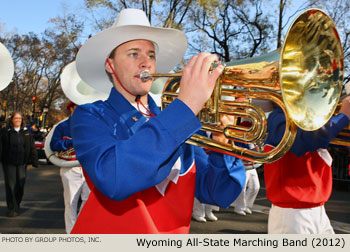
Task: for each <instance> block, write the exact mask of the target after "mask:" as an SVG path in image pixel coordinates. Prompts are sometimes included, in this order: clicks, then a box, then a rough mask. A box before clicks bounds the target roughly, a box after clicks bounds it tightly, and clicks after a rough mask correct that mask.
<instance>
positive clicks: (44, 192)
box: [0, 164, 350, 234]
mask: <svg viewBox="0 0 350 252" xmlns="http://www.w3.org/2000/svg"><path fill="white" fill-rule="evenodd" d="M260 175H261V174H260ZM255 203H256V204H255V205H254V208H253V214H252V215H247V216H240V215H237V214H235V213H233V208H228V209H220V211H219V212H216V213H215V214H216V215H217V216H218V218H219V220H218V221H217V222H207V223H198V222H195V221H192V226H191V230H190V233H193V234H252V233H261V234H264V233H265V234H266V232H267V217H268V215H267V214H268V209H269V205H270V203H269V202H268V201H267V200H266V197H265V190H264V185H263V183H262V188H261V190H260V192H259V195H258V197H257V199H256V201H255ZM326 210H327V213H328V215H329V217H330V219H331V221H332V225H333V227H334V229H335V232H336V233H339V234H345V233H350V196H349V191H347V187H346V186H343V185H341V184H338V183H336V184H335V185H334V190H333V193H332V196H331V199H330V200H329V201H328V202H327V204H326ZM63 211H64V208H63V197H62V184H61V180H60V176H59V168H57V167H55V166H53V165H46V164H42V165H41V166H40V167H39V168H31V167H30V168H29V169H28V178H27V183H26V188H25V194H24V198H23V203H22V212H21V215H20V216H18V217H14V218H9V217H6V203H5V188H4V180H3V174H2V169H1V171H0V233H3V234H64V233H65V231H64V221H63Z"/></svg>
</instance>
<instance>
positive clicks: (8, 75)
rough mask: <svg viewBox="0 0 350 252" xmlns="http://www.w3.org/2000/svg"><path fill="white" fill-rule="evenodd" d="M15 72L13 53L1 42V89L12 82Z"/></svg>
mask: <svg viewBox="0 0 350 252" xmlns="http://www.w3.org/2000/svg"><path fill="white" fill-rule="evenodd" d="M14 72H15V67H14V64H13V60H12V57H11V54H10V52H9V50H7V48H6V47H5V46H4V45H3V44H2V43H0V91H1V90H3V89H5V88H6V87H7V86H8V85H9V84H10V82H11V80H12V77H13V74H14Z"/></svg>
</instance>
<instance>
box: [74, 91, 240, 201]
mask: <svg viewBox="0 0 350 252" xmlns="http://www.w3.org/2000/svg"><path fill="white" fill-rule="evenodd" d="M148 101H149V109H150V111H151V112H152V113H153V114H154V115H156V117H154V118H150V119H149V120H148V121H147V120H146V118H145V117H143V116H142V115H141V114H140V113H139V112H138V111H137V110H136V109H135V108H134V107H133V106H132V105H131V104H130V103H129V102H128V101H127V100H126V99H125V98H124V97H123V96H122V95H121V94H120V93H119V92H118V91H117V90H116V89H114V88H112V90H111V93H110V96H109V98H108V99H107V100H106V101H104V102H103V101H97V102H94V103H92V104H85V105H81V106H78V107H77V108H76V110H75V111H74V114H73V116H72V118H71V132H72V136H73V144H74V148H75V152H76V155H77V158H78V160H79V162H80V164H81V165H82V167H83V168H84V170H85V172H86V173H87V175H88V176H89V178H90V179H91V181H92V182H93V183H94V185H95V186H96V187H97V188H98V190H99V191H100V192H101V193H103V194H104V195H105V196H107V197H109V198H110V199H112V200H116V201H120V200H123V199H125V198H127V197H129V196H130V195H132V194H134V193H136V192H139V191H142V190H145V189H147V188H150V187H153V186H155V185H157V184H159V183H160V182H162V181H163V180H164V179H165V178H166V177H167V176H168V175H169V173H170V171H171V169H172V167H173V165H174V163H175V162H176V160H177V159H178V157H180V158H181V164H182V167H181V172H180V173H181V174H182V175H185V174H186V172H187V171H188V170H189V169H190V168H191V167H192V164H193V162H194V160H195V164H196V184H195V185H193V186H195V188H196V190H195V195H196V197H197V198H198V199H199V200H200V201H201V202H205V203H210V204H215V205H219V206H223V207H227V206H229V205H230V203H231V202H233V201H234V200H235V199H236V197H237V196H238V195H239V194H240V192H241V190H242V188H243V185H244V183H245V168H244V165H243V163H242V162H241V160H240V159H237V158H235V157H232V156H228V155H224V154H221V153H215V152H211V153H210V155H209V156H208V155H207V154H206V153H205V152H204V151H203V149H202V148H199V147H194V146H192V145H189V144H186V143H185V141H186V140H187V139H188V138H189V137H190V136H191V135H192V134H194V133H195V132H197V131H198V130H199V129H200V128H201V124H200V122H199V120H198V119H197V117H196V116H195V115H194V114H193V112H192V111H191V110H190V109H189V108H188V107H187V106H186V105H185V104H184V103H183V102H182V101H180V100H178V99H176V100H175V101H174V102H172V103H171V104H170V105H169V106H168V107H167V108H166V109H165V110H163V111H160V110H159V108H158V107H157V106H156V104H155V103H154V101H153V100H152V98H151V97H150V96H148Z"/></svg>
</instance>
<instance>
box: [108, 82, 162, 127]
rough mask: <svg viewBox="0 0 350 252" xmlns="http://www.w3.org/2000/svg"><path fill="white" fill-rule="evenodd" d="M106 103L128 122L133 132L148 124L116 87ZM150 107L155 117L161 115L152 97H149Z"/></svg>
mask: <svg viewBox="0 0 350 252" xmlns="http://www.w3.org/2000/svg"><path fill="white" fill-rule="evenodd" d="M106 102H107V103H108V104H109V105H110V106H111V107H112V109H113V110H114V111H115V112H117V113H118V114H119V116H120V117H121V118H122V119H123V120H124V121H125V122H126V124H127V125H128V126H129V127H130V129H131V130H132V131H133V132H135V131H136V130H137V128H138V127H140V126H141V125H142V124H143V123H145V122H146V118H145V117H144V116H143V115H142V114H141V113H140V112H139V111H137V110H136V109H135V108H134V107H133V106H132V105H131V104H130V102H129V101H128V100H127V99H125V97H124V96H123V95H122V94H120V93H119V92H118V91H117V90H116V89H115V88H114V87H113V88H112V89H111V92H110V94H109V97H108V99H107V101H106ZM148 107H149V110H150V111H151V112H152V113H153V114H154V115H155V116H157V115H158V114H159V113H160V109H159V108H158V107H157V105H156V103H155V102H154V100H153V99H152V97H151V96H150V95H148Z"/></svg>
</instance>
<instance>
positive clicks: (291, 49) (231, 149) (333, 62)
mask: <svg viewBox="0 0 350 252" xmlns="http://www.w3.org/2000/svg"><path fill="white" fill-rule="evenodd" d="M343 61H344V56H343V49H342V45H341V42H340V39H339V35H338V32H337V29H336V27H335V25H334V23H333V21H332V19H331V18H330V17H329V16H328V15H327V14H325V13H324V12H323V11H321V10H319V9H309V10H306V11H305V12H303V13H301V14H300V15H299V16H298V17H297V18H296V19H295V20H294V22H293V24H292V25H291V27H290V28H289V30H288V33H287V35H286V38H285V41H284V43H283V46H282V48H280V49H279V50H277V51H275V52H272V53H269V54H266V55H263V56H259V57H255V58H250V59H246V60H239V61H235V62H231V63H228V64H227V65H226V66H225V69H224V71H223V74H222V75H221V76H220V77H219V79H218V82H217V85H216V87H215V89H214V92H213V94H212V96H211V98H210V99H209V100H208V102H207V103H206V104H205V105H204V107H203V109H202V110H201V111H200V113H199V115H198V116H199V119H200V120H201V122H202V129H203V130H204V131H209V132H219V133H223V134H224V135H225V136H226V137H227V138H228V139H229V140H231V141H229V142H230V143H229V144H223V143H220V142H216V141H213V140H212V139H210V138H207V137H203V136H201V135H197V134H195V135H193V136H192V137H191V138H190V139H189V140H188V141H187V142H188V143H190V144H194V145H197V146H200V147H203V148H207V149H209V150H214V151H218V152H222V153H226V154H229V155H233V156H237V157H239V158H242V159H245V160H249V161H254V162H258V163H269V162H273V161H275V160H277V159H279V158H280V157H282V156H283V155H284V154H285V153H286V152H287V151H288V150H289V149H290V147H291V146H292V144H293V142H294V139H295V136H296V132H297V127H299V128H301V129H303V130H307V131H312V130H316V129H318V128H320V127H322V126H323V125H324V124H325V123H326V122H327V121H328V120H329V119H330V117H331V116H332V115H333V113H334V111H335V109H336V106H337V104H338V101H339V98H340V94H341V90H342V82H343V72H344V66H343ZM165 76H166V77H172V78H170V79H169V80H168V82H167V83H166V85H165V87H164V90H163V96H162V108H165V107H166V106H167V105H168V104H169V103H171V102H172V101H173V100H174V99H175V98H176V97H177V95H178V94H177V91H178V89H179V80H180V76H181V73H175V74H172V75H169V74H152V75H149V77H151V78H157V77H165ZM230 97H244V98H246V100H248V102H236V101H234V99H227V98H230ZM255 99H258V100H269V101H271V102H273V103H275V104H276V105H278V106H280V107H281V108H282V110H283V111H284V114H285V117H286V129H285V133H284V136H283V138H282V140H281V142H280V143H279V144H278V145H277V146H276V147H275V148H274V149H273V150H271V151H269V152H259V151H253V150H249V149H247V148H241V147H238V146H236V145H235V144H234V142H235V141H238V142H243V143H248V144H250V143H252V144H257V145H261V144H262V143H263V142H264V141H265V139H266V129H267V120H266V116H265V113H264V111H263V109H261V108H260V107H259V106H257V105H256V104H254V102H251V101H254V100H255ZM220 114H230V115H234V116H236V117H238V118H239V117H240V118H247V119H248V120H250V121H251V122H252V126H251V127H242V126H240V125H239V124H236V123H233V124H232V125H229V126H227V127H226V128H224V129H221V128H220V125H219V124H220V123H219V117H220Z"/></svg>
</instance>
